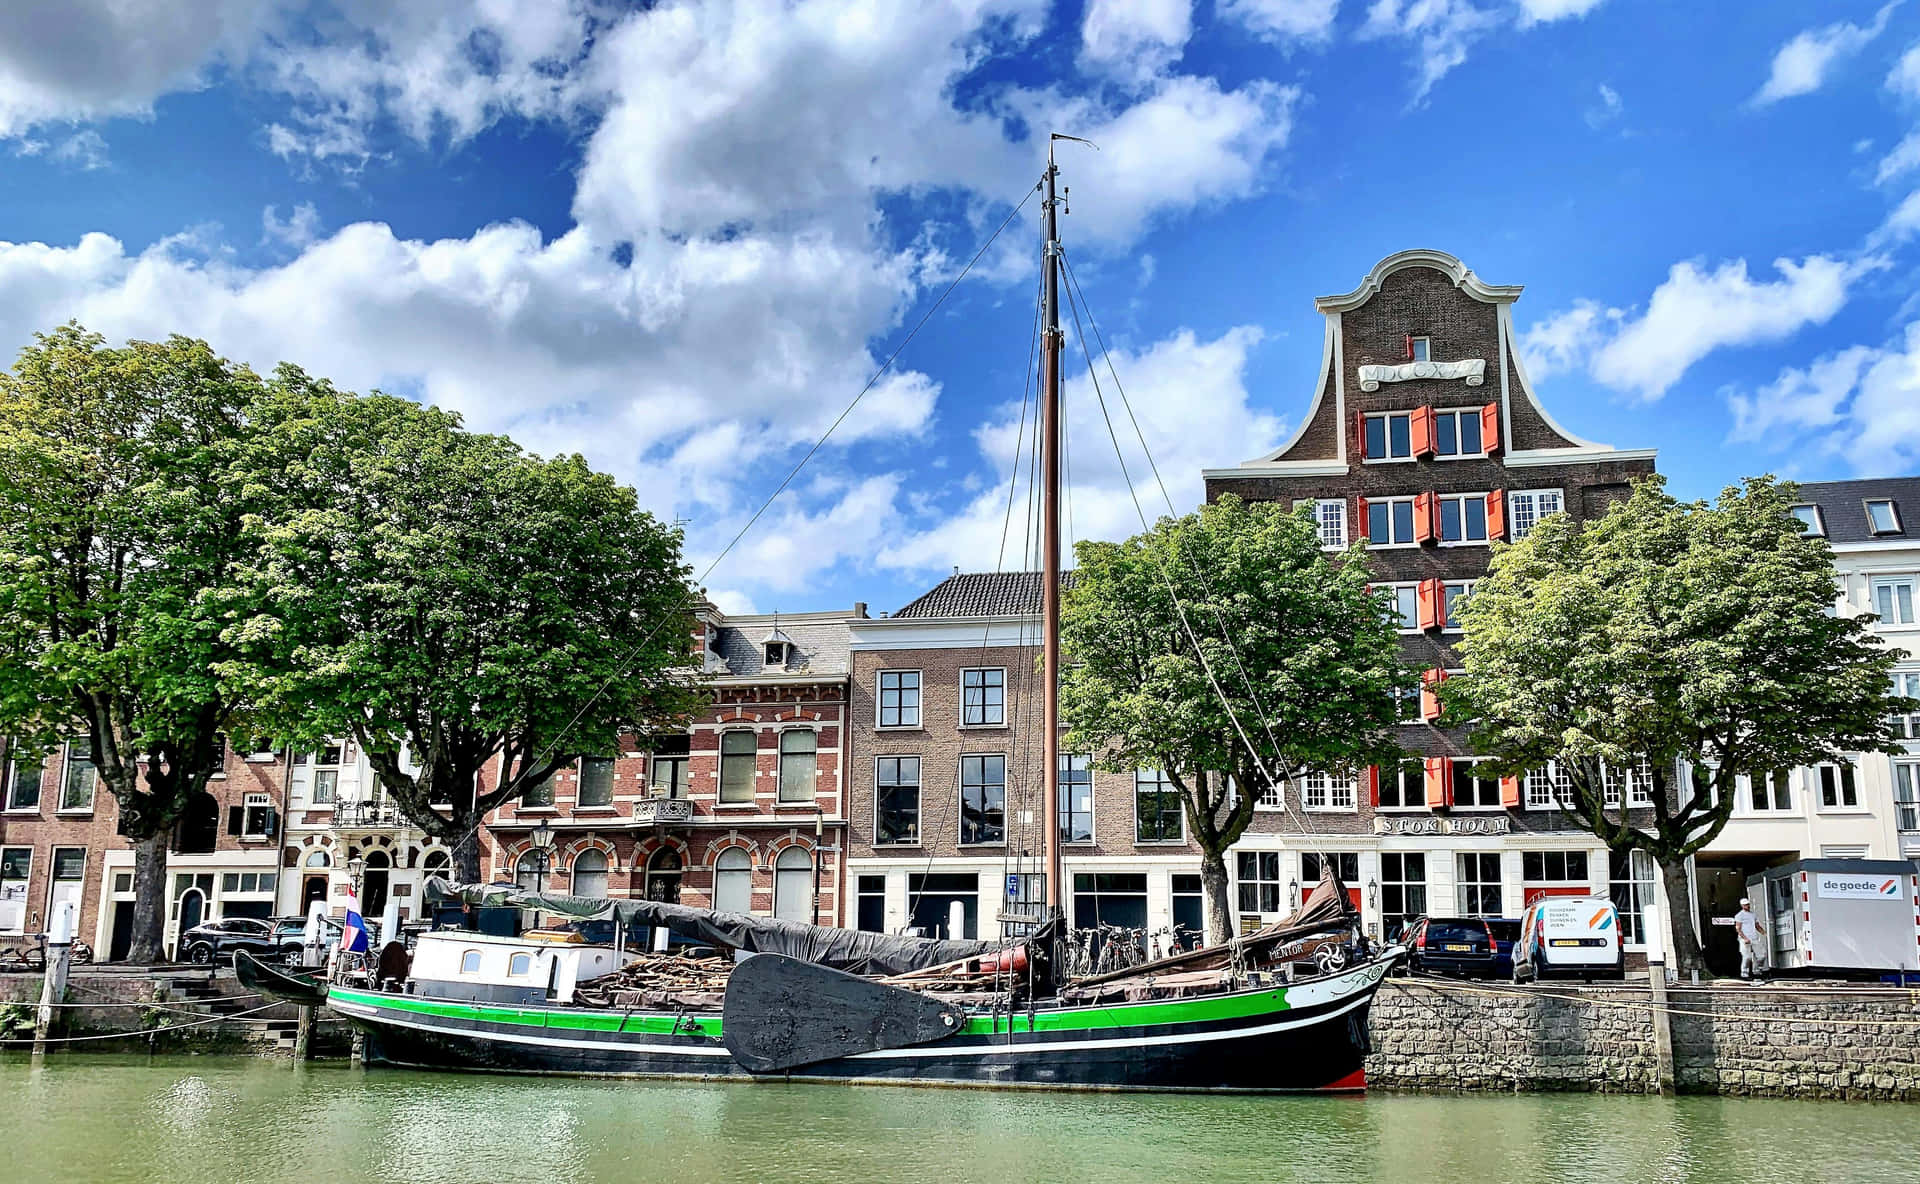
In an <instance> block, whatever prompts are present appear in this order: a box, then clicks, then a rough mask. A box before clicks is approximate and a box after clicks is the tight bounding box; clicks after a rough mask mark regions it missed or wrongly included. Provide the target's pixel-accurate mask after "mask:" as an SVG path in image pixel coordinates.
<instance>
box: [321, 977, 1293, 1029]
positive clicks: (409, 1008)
mask: <svg viewBox="0 0 1920 1184" xmlns="http://www.w3.org/2000/svg"><path fill="white" fill-rule="evenodd" d="M328 997H329V998H332V999H338V1000H340V1001H341V1002H345V1003H358V1004H361V1005H362V1006H366V1007H384V1008H388V1009H390V1010H394V1011H406V1012H412V1013H414V1014H416V1015H431V1016H440V1017H443V1018H446V1019H460V1020H473V1021H484V1022H487V1023H495V1024H514V1025H518V1026H522V1027H530V1028H562V1029H571V1030H573V1031H583V1032H621V1033H638V1034H642V1035H649V1036H672V1035H700V1036H711V1037H715V1038H718V1037H719V1036H720V1034H721V1028H720V1018H719V1017H718V1016H705V1015H703V1016H698V1017H686V1016H673V1015H654V1014H647V1015H632V1014H620V1013H616V1012H606V1011H590V1010H587V1009H584V1008H572V1007H552V1008H529V1007H492V1006H488V1005H486V1004H480V1003H457V1002H451V1001H447V1000H436V999H420V998H416V997H414V996H410V995H381V994H375V993H373V992H370V991H356V990H352V989H349V988H345V987H334V988H332V989H331V990H330V991H329V992H328ZM1288 1006H1289V1005H1288V1003H1287V992H1286V989H1285V988H1284V987H1281V988H1276V989H1274V990H1271V991H1253V992H1247V993H1244V994H1237V995H1216V996H1211V997H1206V998H1200V999H1170V1000H1166V1001H1163V1002H1155V1003H1129V1004H1125V1005H1120V1006H1107V1007H1079V1008H1067V1009H1063V1010H1060V1011H1043V1012H1037V1013H1035V1014H1034V1015H1033V1016H1032V1017H1031V1018H1029V1017H1028V1016H1026V1015H1022V1014H1018V1013H1016V1014H1015V1015H1013V1016H1011V1017H1006V1016H1000V1017H994V1016H977V1017H974V1018H973V1019H970V1020H968V1021H967V1026H966V1027H965V1028H964V1029H962V1032H963V1034H965V1035H969V1036H991V1035H995V1034H998V1033H1002V1032H1006V1031H1007V1030H1008V1026H1009V1024H1010V1025H1011V1028H1012V1030H1013V1031H1015V1032H1085V1031H1097V1030H1099V1029H1102V1028H1140V1027H1151V1026H1155V1025H1160V1024H1181V1023H1211V1022H1213V1021H1216V1020H1235V1019H1246V1018H1249V1017H1252V1016H1261V1015H1270V1014H1273V1013H1276V1012H1282V1011H1286V1010H1288ZM689 1018H691V1019H692V1020H693V1022H695V1023H698V1024H699V1030H698V1032H697V1033H689V1032H688V1031H687V1028H686V1024H687V1022H688V1020H689Z"/></svg>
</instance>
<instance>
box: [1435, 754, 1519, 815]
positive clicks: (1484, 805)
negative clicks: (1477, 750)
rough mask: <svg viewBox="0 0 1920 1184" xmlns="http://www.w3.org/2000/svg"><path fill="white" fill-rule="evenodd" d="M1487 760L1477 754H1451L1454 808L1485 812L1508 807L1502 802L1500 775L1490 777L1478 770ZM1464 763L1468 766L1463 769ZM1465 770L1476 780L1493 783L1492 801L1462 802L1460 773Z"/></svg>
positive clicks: (1450, 764) (1448, 760) (1449, 770)
mask: <svg viewBox="0 0 1920 1184" xmlns="http://www.w3.org/2000/svg"><path fill="white" fill-rule="evenodd" d="M1487 761H1488V758H1486V757H1477V756H1450V757H1448V758H1447V762H1448V765H1449V769H1448V772H1449V773H1450V774H1451V775H1452V777H1453V809H1455V810H1458V811H1461V812H1463V813H1473V812H1475V811H1478V812H1480V813H1485V814H1491V813H1494V812H1496V811H1499V810H1505V809H1507V807H1506V806H1503V805H1501V803H1500V779H1499V778H1498V777H1489V776H1487V775H1485V774H1483V773H1481V772H1479V771H1478V770H1479V769H1480V766H1482V765H1484V764H1486V763H1487ZM1462 765H1465V766H1466V768H1465V769H1462V768H1461V767H1460V766H1462ZM1463 772H1464V773H1466V775H1467V776H1468V777H1469V778H1471V779H1472V780H1474V781H1479V782H1486V783H1487V784H1490V785H1492V786H1493V800H1492V801H1491V802H1486V801H1475V802H1474V803H1473V804H1472V805H1464V804H1462V802H1461V800H1460V784H1461V782H1460V775H1461V773H1463Z"/></svg>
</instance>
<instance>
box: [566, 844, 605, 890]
mask: <svg viewBox="0 0 1920 1184" xmlns="http://www.w3.org/2000/svg"><path fill="white" fill-rule="evenodd" d="M573 894H574V895H575V896H605V895H606V894H607V855H606V852H604V851H593V850H587V851H582V852H581V853H580V854H578V855H576V856H574V857H573Z"/></svg>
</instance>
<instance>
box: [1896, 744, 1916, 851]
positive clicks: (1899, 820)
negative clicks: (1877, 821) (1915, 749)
mask: <svg viewBox="0 0 1920 1184" xmlns="http://www.w3.org/2000/svg"><path fill="white" fill-rule="evenodd" d="M1893 826H1894V829H1895V830H1897V831H1900V832H1901V833H1903V834H1913V833H1915V832H1920V760H1895V761H1894V762H1893Z"/></svg>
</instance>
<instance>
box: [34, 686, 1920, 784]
mask: <svg viewBox="0 0 1920 1184" xmlns="http://www.w3.org/2000/svg"><path fill="white" fill-rule="evenodd" d="M1888 693H1889V694H1891V695H1895V696H1898V697H1900V698H1904V699H1920V670H1896V671H1894V672H1893V686H1892V687H1891V688H1890V689H1889V691H1888ZM1887 718H1888V719H1889V720H1891V721H1893V725H1894V726H1895V727H1896V728H1898V729H1900V738H1901V739H1902V740H1920V711H1912V712H1906V713H1904V714H1903V713H1901V712H1895V713H1894V714H1892V715H1890V716H1888V717H1887ZM7 784H8V786H9V787H11V786H12V784H13V782H12V781H11V780H9V781H8V782H7Z"/></svg>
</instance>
